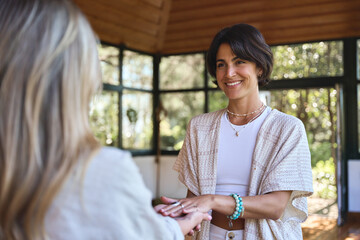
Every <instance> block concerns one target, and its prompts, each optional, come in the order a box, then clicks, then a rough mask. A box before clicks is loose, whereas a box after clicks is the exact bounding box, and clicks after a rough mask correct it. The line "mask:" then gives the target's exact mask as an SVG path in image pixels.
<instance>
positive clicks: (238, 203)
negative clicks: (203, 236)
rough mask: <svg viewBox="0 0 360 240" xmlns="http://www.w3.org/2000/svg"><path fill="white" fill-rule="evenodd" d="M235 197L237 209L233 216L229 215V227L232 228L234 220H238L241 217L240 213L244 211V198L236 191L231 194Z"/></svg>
mask: <svg viewBox="0 0 360 240" xmlns="http://www.w3.org/2000/svg"><path fill="white" fill-rule="evenodd" d="M230 196H232V197H233V198H234V199H235V211H234V213H233V214H232V215H231V216H228V218H229V227H230V228H232V227H233V224H232V220H236V219H238V218H239V216H240V214H241V213H242V212H243V208H244V207H243V201H242V198H241V197H240V196H239V195H237V194H236V193H232V194H230Z"/></svg>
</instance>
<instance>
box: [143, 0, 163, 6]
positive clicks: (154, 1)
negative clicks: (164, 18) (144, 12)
mask: <svg viewBox="0 0 360 240" xmlns="http://www.w3.org/2000/svg"><path fill="white" fill-rule="evenodd" d="M164 1H170V0H142V2H144V3H148V4H150V5H153V6H155V7H157V8H161V7H162V5H163V2H164Z"/></svg>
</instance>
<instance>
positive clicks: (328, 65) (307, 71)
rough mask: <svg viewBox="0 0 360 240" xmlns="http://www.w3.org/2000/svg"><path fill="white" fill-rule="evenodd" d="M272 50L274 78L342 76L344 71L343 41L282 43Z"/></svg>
mask: <svg viewBox="0 0 360 240" xmlns="http://www.w3.org/2000/svg"><path fill="white" fill-rule="evenodd" d="M272 51H273V53H274V69H273V73H272V75H271V78H272V79H274V80H278V79H294V78H308V77H325V76H342V75H343V72H344V68H343V42H342V41H331V42H317V43H305V44H294V45H282V46H275V47H272Z"/></svg>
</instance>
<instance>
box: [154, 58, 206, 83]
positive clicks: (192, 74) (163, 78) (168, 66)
mask: <svg viewBox="0 0 360 240" xmlns="http://www.w3.org/2000/svg"><path fill="white" fill-rule="evenodd" d="M204 69H205V61H204V54H202V53H198V54H189V55H180V56H169V57H163V58H161V62H160V89H189V88H203V87H204Z"/></svg>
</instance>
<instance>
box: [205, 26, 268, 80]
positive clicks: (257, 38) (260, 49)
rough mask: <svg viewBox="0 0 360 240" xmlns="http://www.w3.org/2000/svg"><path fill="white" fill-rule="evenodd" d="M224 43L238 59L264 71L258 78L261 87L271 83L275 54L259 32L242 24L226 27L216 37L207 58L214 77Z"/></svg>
mask: <svg viewBox="0 0 360 240" xmlns="http://www.w3.org/2000/svg"><path fill="white" fill-rule="evenodd" d="M222 43H227V44H229V45H230V48H231V49H232V51H233V52H234V54H235V55H236V56H237V57H239V58H240V59H243V60H247V61H250V62H253V63H255V64H256V66H257V67H258V68H260V69H261V70H262V74H261V75H260V76H259V77H258V83H259V86H264V85H266V84H267V83H268V82H269V81H270V74H271V72H272V68H273V54H272V52H271V49H270V47H269V45H267V44H266V42H265V39H264V37H263V36H262V35H261V33H260V32H259V30H257V29H256V28H255V27H253V26H251V25H248V24H244V23H241V24H236V25H233V26H231V27H226V28H224V29H222V30H221V31H220V32H218V33H217V34H216V35H215V37H214V39H213V41H212V43H211V45H210V48H209V50H208V52H207V56H206V64H207V68H208V71H209V73H210V75H211V76H213V77H216V55H217V52H218V49H219V47H220V45H221V44H222ZM215 84H217V83H216V82H215Z"/></svg>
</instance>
